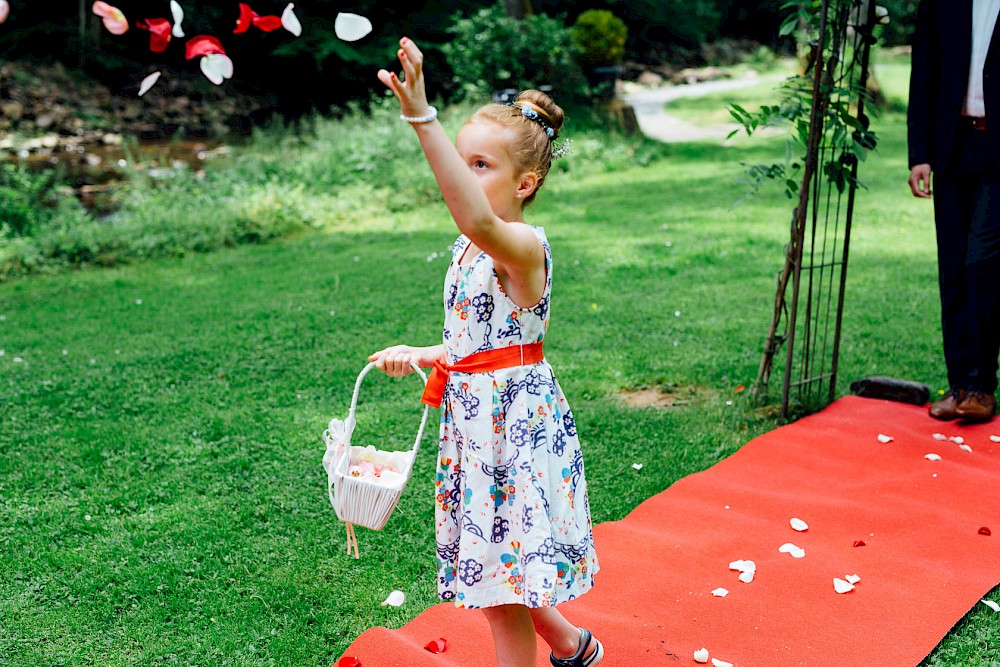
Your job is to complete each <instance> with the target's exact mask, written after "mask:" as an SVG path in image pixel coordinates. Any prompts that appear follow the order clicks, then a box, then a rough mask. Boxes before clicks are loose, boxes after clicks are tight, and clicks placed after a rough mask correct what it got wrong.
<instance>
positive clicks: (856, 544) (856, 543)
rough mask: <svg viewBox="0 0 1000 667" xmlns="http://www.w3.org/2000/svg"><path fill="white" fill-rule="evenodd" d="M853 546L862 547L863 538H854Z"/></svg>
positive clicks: (863, 544) (863, 543)
mask: <svg viewBox="0 0 1000 667" xmlns="http://www.w3.org/2000/svg"><path fill="white" fill-rule="evenodd" d="M854 546H856V547H863V546H865V541H864V540H854Z"/></svg>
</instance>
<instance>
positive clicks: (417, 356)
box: [368, 345, 444, 377]
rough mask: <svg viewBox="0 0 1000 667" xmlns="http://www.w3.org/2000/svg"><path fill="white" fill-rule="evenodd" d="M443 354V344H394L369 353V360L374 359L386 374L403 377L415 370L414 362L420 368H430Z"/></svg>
mask: <svg viewBox="0 0 1000 667" xmlns="http://www.w3.org/2000/svg"><path fill="white" fill-rule="evenodd" d="M443 355H444V346H443V345H435V346H433V347H411V346H409V345H393V346H392V347H387V348H385V349H384V350H380V351H378V352H375V353H373V354H371V355H369V356H368V361H374V362H375V367H376V368H378V369H380V370H383V371H385V374H386V375H391V376H393V377H402V376H404V375H409V374H410V373H412V372H413V364H414V363H415V364H416V365H417V366H419V367H420V368H430V367H431V366H433V365H434V362H435V361H436V360H437V359H440V358H441V357H442V356H443Z"/></svg>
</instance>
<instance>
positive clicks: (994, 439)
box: [990, 435, 1000, 442]
mask: <svg viewBox="0 0 1000 667" xmlns="http://www.w3.org/2000/svg"><path fill="white" fill-rule="evenodd" d="M990 442H1000V435H991V436H990Z"/></svg>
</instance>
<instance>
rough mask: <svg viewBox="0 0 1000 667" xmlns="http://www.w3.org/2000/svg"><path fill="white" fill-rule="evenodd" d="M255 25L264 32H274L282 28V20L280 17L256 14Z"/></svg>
mask: <svg viewBox="0 0 1000 667" xmlns="http://www.w3.org/2000/svg"><path fill="white" fill-rule="evenodd" d="M253 25H254V27H255V28H259V29H260V30H263V31H264V32H273V31H275V30H277V29H278V28H280V27H281V18H280V17H278V16H257V15H256V14H255V15H254V17H253Z"/></svg>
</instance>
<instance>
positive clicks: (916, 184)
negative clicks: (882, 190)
mask: <svg viewBox="0 0 1000 667" xmlns="http://www.w3.org/2000/svg"><path fill="white" fill-rule="evenodd" d="M907 182H908V183H909V184H910V192H912V193H913V196H914V197H920V198H922V199H930V196H931V166H930V165H929V164H927V163H924V164H917V165H914V166H913V169H911V170H910V179H909V180H908V181H907Z"/></svg>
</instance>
